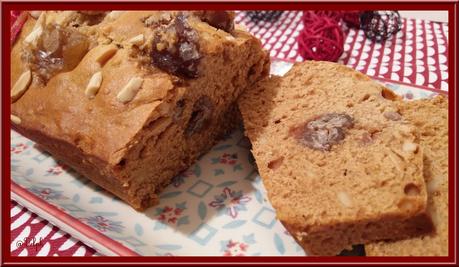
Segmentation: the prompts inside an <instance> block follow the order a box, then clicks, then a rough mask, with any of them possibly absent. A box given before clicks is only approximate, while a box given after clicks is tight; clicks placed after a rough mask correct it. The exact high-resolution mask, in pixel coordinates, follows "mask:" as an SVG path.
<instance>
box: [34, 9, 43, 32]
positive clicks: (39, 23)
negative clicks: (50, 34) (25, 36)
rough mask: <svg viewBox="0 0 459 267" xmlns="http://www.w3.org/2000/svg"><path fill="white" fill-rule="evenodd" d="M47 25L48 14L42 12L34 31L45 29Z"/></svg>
mask: <svg viewBox="0 0 459 267" xmlns="http://www.w3.org/2000/svg"><path fill="white" fill-rule="evenodd" d="M45 23H46V12H41V13H40V16H39V17H38V19H37V22H35V25H34V26H33V29H34V30H36V29H37V28H39V27H41V28H43V27H44V26H45Z"/></svg>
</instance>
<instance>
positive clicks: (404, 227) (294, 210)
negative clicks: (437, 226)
mask: <svg viewBox="0 0 459 267" xmlns="http://www.w3.org/2000/svg"><path fill="white" fill-rule="evenodd" d="M396 100H398V97H397V96H396V95H395V94H394V93H393V92H392V91H390V90H389V89H387V88H385V87H383V86H382V85H380V84H378V83H376V82H374V81H372V80H371V79H370V78H368V77H366V76H365V75H363V74H361V73H359V72H357V71H355V70H352V69H350V68H347V67H345V66H343V65H339V64H336V63H330V62H318V61H309V62H304V63H301V64H297V65H295V66H294V67H293V68H292V69H291V70H290V71H289V72H288V73H287V74H286V75H285V76H283V77H272V78H266V79H264V80H262V81H260V82H258V83H257V84H256V85H255V86H253V87H252V88H250V89H248V90H246V91H245V92H244V93H243V94H242V96H241V98H240V100H239V101H238V104H239V108H240V111H241V114H242V117H243V122H244V127H245V133H246V135H247V136H248V138H249V139H250V141H251V143H252V152H253V156H254V158H255V160H256V164H257V166H258V170H259V173H260V176H261V178H262V181H263V184H264V185H265V187H266V190H267V192H268V197H269V200H270V202H271V204H272V205H273V207H274V208H275V210H276V214H277V217H278V219H279V220H280V221H281V222H282V223H283V224H284V226H285V227H286V228H287V230H289V232H290V233H291V234H292V236H293V237H294V238H295V239H296V240H297V241H298V243H299V244H300V245H301V246H302V247H303V248H304V249H305V251H306V252H307V254H309V255H337V254H338V253H340V252H341V251H342V250H344V249H349V248H351V245H354V244H365V243H368V242H370V241H374V240H398V239H402V238H407V237H411V236H418V235H420V234H422V233H426V232H429V231H431V229H432V222H431V219H430V217H429V216H428V214H427V212H426V206H427V190H426V185H425V183H424V180H423V173H422V170H423V161H422V160H423V151H422V148H421V147H420V146H419V137H418V133H417V130H416V127H415V125H413V124H412V123H411V122H410V121H409V120H407V119H405V118H404V117H403V116H401V115H400V114H399V113H398V108H397V105H396V103H395V102H396Z"/></svg>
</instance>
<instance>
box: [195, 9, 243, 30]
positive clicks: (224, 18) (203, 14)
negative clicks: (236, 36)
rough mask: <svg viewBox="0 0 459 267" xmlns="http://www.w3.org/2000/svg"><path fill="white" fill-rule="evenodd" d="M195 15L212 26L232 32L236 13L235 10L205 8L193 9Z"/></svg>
mask: <svg viewBox="0 0 459 267" xmlns="http://www.w3.org/2000/svg"><path fill="white" fill-rule="evenodd" d="M193 15H195V16H197V17H198V18H200V19H201V20H202V21H204V22H207V23H208V24H209V25H210V26H213V27H215V28H217V29H220V30H223V31H225V32H230V31H232V30H233V29H234V18H235V17H236V14H235V13H234V12H233V11H224V10H205V11H193Z"/></svg>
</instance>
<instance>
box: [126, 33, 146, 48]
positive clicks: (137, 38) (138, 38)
mask: <svg viewBox="0 0 459 267" xmlns="http://www.w3.org/2000/svg"><path fill="white" fill-rule="evenodd" d="M128 42H129V43H130V44H133V45H137V46H139V45H143V43H144V42H145V38H144V36H143V34H139V35H136V36H134V37H132V38H131V39H129V41H128Z"/></svg>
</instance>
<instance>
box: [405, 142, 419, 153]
mask: <svg viewBox="0 0 459 267" xmlns="http://www.w3.org/2000/svg"><path fill="white" fill-rule="evenodd" d="M417 149H418V145H417V144H415V143H411V142H405V143H403V146H402V150H403V151H405V152H410V153H412V152H415V151H416V150H417Z"/></svg>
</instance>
